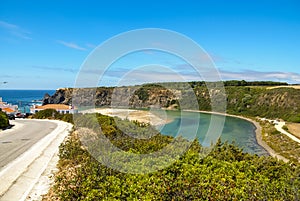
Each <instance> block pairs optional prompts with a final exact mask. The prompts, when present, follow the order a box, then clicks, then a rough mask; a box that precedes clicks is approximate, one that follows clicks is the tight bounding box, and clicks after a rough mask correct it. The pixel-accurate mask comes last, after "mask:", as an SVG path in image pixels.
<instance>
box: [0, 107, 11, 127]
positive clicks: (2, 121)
mask: <svg viewBox="0 0 300 201" xmlns="http://www.w3.org/2000/svg"><path fill="white" fill-rule="evenodd" d="M8 126H9V120H8V117H7V115H6V113H5V112H2V111H1V110H0V129H4V128H7V127H8Z"/></svg>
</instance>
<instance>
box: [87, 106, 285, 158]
mask: <svg viewBox="0 0 300 201" xmlns="http://www.w3.org/2000/svg"><path fill="white" fill-rule="evenodd" d="M164 110H169V111H177V110H172V109H165V108H164ZM182 111H184V112H198V113H204V114H213V115H222V116H225V117H227V116H228V117H233V118H239V119H243V120H245V121H248V122H250V123H251V124H253V125H254V127H255V130H254V131H255V138H256V142H257V144H258V145H260V146H261V147H262V148H263V149H265V150H266V152H267V153H268V154H269V155H270V156H272V157H274V158H277V159H279V160H283V161H284V162H288V161H289V160H288V159H287V158H285V157H283V156H281V155H279V154H278V153H276V152H275V151H274V150H273V149H272V148H271V147H270V146H269V145H268V144H267V143H266V142H265V141H263V139H262V127H261V126H260V124H259V122H257V121H255V120H254V119H251V118H248V117H244V116H239V115H233V114H228V113H221V112H211V111H204V110H182ZM81 112H83V113H91V112H97V113H101V114H103V115H108V116H112V117H114V116H117V117H119V118H121V119H128V120H130V121H132V120H136V121H139V122H141V123H149V124H151V125H153V126H161V125H164V124H167V123H170V122H171V121H172V120H170V119H167V120H164V119H161V118H159V117H158V116H157V115H155V114H153V113H151V112H150V111H147V110H145V111H143V110H137V109H121V108H94V109H89V110H84V111H81Z"/></svg>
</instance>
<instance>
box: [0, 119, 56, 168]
mask: <svg viewBox="0 0 300 201" xmlns="http://www.w3.org/2000/svg"><path fill="white" fill-rule="evenodd" d="M10 123H11V124H13V125H14V124H15V126H16V128H14V127H13V128H12V129H11V130H5V131H2V132H0V171H1V169H2V168H3V167H4V166H6V165H7V164H8V163H10V162H12V161H13V160H15V159H16V158H17V157H18V156H20V155H21V154H23V153H24V152H25V151H27V150H28V149H29V148H30V147H31V146H32V145H34V144H35V143H37V142H38V141H39V140H40V139H42V138H43V137H45V136H46V135H47V134H49V133H51V132H52V131H53V130H54V129H55V128H56V127H57V124H55V123H54V122H49V121H35V120H29V121H28V120H15V121H11V122H10Z"/></svg>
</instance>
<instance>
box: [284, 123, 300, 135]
mask: <svg viewBox="0 0 300 201" xmlns="http://www.w3.org/2000/svg"><path fill="white" fill-rule="evenodd" d="M286 126H287V127H288V129H289V133H291V134H293V135H295V136H296V137H298V138H300V123H287V124H286Z"/></svg>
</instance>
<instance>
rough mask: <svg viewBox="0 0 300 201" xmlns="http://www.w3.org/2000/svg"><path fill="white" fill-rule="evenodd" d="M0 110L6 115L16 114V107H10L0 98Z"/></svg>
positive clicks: (10, 105)
mask: <svg viewBox="0 0 300 201" xmlns="http://www.w3.org/2000/svg"><path fill="white" fill-rule="evenodd" d="M0 109H1V110H2V111H3V112H5V113H6V114H15V113H16V112H18V106H17V105H12V104H10V103H7V102H3V100H2V97H0Z"/></svg>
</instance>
